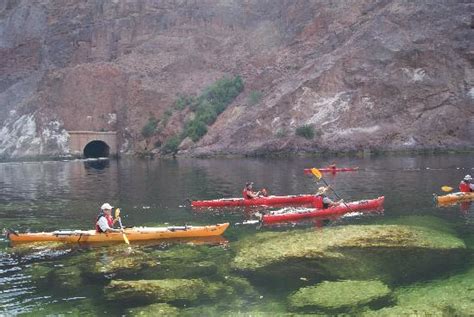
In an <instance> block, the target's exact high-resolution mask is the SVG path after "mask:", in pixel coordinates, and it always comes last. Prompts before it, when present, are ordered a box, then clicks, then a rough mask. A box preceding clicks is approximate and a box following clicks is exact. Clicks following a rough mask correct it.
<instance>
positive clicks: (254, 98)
mask: <svg viewBox="0 0 474 317" xmlns="http://www.w3.org/2000/svg"><path fill="white" fill-rule="evenodd" d="M262 95H263V94H262V92H261V91H258V90H252V91H251V92H250V94H249V97H248V100H247V103H248V104H249V105H250V106H254V105H256V104H258V103H259V102H260V100H261V99H262Z"/></svg>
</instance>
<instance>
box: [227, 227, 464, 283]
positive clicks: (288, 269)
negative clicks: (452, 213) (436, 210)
mask: <svg viewBox="0 0 474 317" xmlns="http://www.w3.org/2000/svg"><path fill="white" fill-rule="evenodd" d="M236 249H237V250H236V253H237V255H236V257H235V259H234V261H233V262H232V267H233V268H235V269H237V270H239V271H243V272H246V273H249V274H251V275H254V276H255V275H256V276H260V277H264V278H266V279H268V280H271V279H273V280H275V279H280V280H282V277H283V278H285V277H288V278H293V277H294V278H298V277H300V276H302V275H305V276H312V277H318V276H319V277H325V279H327V278H335V279H357V280H360V279H374V278H375V279H381V280H383V281H387V282H391V281H393V280H397V281H400V279H405V280H410V279H412V278H422V277H424V276H426V275H430V274H437V273H438V272H439V270H446V269H449V266H450V265H449V264H450V262H453V263H455V262H457V261H460V260H461V259H462V255H463V254H464V252H465V244H464V242H463V241H462V240H460V239H459V238H457V237H456V236H454V235H452V234H450V233H447V232H441V231H438V230H434V229H431V228H426V227H416V226H406V225H370V226H344V227H335V228H329V229H327V230H323V231H313V230H311V231H307V232H301V231H298V232H287V233H262V234H257V235H256V237H255V238H247V239H244V240H242V241H240V242H238V243H237V244H236ZM269 275H270V276H269ZM272 276H273V277H272Z"/></svg>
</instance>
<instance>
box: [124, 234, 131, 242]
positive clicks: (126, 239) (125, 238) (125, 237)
mask: <svg viewBox="0 0 474 317" xmlns="http://www.w3.org/2000/svg"><path fill="white" fill-rule="evenodd" d="M122 236H123V240H124V241H125V243H126V244H130V241H128V238H127V235H126V234H125V233H122Z"/></svg>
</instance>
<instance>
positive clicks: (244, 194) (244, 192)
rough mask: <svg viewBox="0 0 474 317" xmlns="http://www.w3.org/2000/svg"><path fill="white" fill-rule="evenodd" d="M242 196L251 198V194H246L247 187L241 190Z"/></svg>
mask: <svg viewBox="0 0 474 317" xmlns="http://www.w3.org/2000/svg"><path fill="white" fill-rule="evenodd" d="M242 196H244V199H252V198H253V197H252V196H249V195H248V194H247V187H246V188H244V189H243V190H242Z"/></svg>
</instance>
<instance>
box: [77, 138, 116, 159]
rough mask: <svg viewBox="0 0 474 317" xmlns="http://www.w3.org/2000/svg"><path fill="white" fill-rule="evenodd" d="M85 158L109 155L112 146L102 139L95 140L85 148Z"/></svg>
mask: <svg viewBox="0 0 474 317" xmlns="http://www.w3.org/2000/svg"><path fill="white" fill-rule="evenodd" d="M83 155H84V157H85V158H96V157H109V155H110V146H109V145H108V144H107V143H105V142H104V141H101V140H94V141H91V142H89V143H87V144H86V146H85V147H84V150H83Z"/></svg>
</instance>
